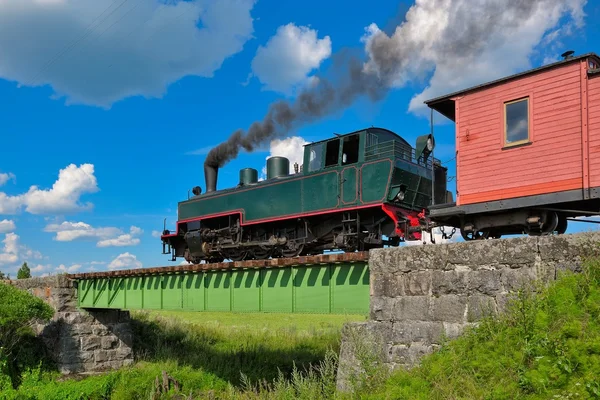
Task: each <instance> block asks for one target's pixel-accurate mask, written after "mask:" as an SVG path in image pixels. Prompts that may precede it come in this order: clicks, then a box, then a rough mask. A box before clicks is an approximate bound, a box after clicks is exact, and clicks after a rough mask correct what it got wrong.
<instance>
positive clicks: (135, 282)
mask: <svg viewBox="0 0 600 400" xmlns="http://www.w3.org/2000/svg"><path fill="white" fill-rule="evenodd" d="M368 258H369V254H368V252H355V253H337V254H326V255H315V256H306V257H295V258H275V259H269V260H246V261H236V262H222V263H214V264H190V265H179V266H171V267H157V268H142V269H132V270H119V271H108V272H96V273H83V274H73V275H69V278H70V279H72V280H74V281H75V282H76V286H77V305H78V307H80V308H83V309H122V310H136V309H144V310H180V311H220V312H282V313H318V314H367V313H368V312H369V271H368Z"/></svg>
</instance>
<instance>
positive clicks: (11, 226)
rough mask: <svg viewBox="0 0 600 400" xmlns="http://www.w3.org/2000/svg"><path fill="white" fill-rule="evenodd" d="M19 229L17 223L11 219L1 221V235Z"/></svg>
mask: <svg viewBox="0 0 600 400" xmlns="http://www.w3.org/2000/svg"><path fill="white" fill-rule="evenodd" d="M16 229H17V225H15V222H14V221H12V220H9V219H3V220H2V221H0V233H8V232H14V231H15V230H16Z"/></svg>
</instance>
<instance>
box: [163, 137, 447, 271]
mask: <svg viewBox="0 0 600 400" xmlns="http://www.w3.org/2000/svg"><path fill="white" fill-rule="evenodd" d="M433 147H434V141H433V137H432V136H431V135H423V136H421V137H419V138H418V139H417V146H416V148H413V147H411V146H410V144H409V143H408V142H406V141H405V140H404V139H403V138H401V137H400V136H398V135H397V134H396V133H394V132H392V131H389V130H387V129H383V128H367V129H363V130H360V131H356V132H352V133H348V134H345V135H339V136H335V137H333V138H330V139H327V140H323V141H319V142H314V143H310V144H308V145H305V146H304V158H303V164H302V167H299V166H298V165H297V164H296V165H294V172H293V173H290V163H289V160H288V159H287V158H285V157H270V158H269V159H267V165H266V167H267V168H266V169H267V176H266V179H265V180H262V181H259V180H258V171H257V170H256V169H253V168H245V169H242V170H241V171H240V174H239V177H240V180H239V184H238V185H237V186H236V187H234V188H228V189H223V190H217V189H216V184H217V177H218V169H217V168H214V167H212V166H210V165H207V164H205V165H204V172H205V181H206V193H202V191H201V188H200V187H195V188H194V189H193V194H194V196H193V197H192V198H190V199H188V200H185V201H182V202H180V203H179V215H178V216H179V220H178V221H177V231H176V232H174V233H171V232H169V231H165V232H164V234H163V236H162V240H163V246H165V245H166V246H168V248H169V249H168V250H166V248H165V249H163V252H164V253H167V254H168V253H171V254H172V257H173V259H175V258H176V257H184V258H185V259H186V260H188V261H190V262H193V263H198V262H200V261H202V260H205V261H208V262H218V261H222V260H223V259H229V260H234V261H238V260H244V259H265V258H270V257H295V256H299V255H309V254H318V253H321V252H323V251H324V250H336V249H339V250H344V251H355V250H360V251H363V250H368V249H370V248H374V247H381V246H383V245H397V244H399V242H400V241H401V240H404V239H405V238H409V239H411V240H419V239H420V238H421V228H420V218H421V217H422V213H423V210H424V209H425V207H427V206H428V205H429V204H430V201H431V196H432V193H438V197H439V198H438V201H440V200H443V199H445V198H446V197H445V196H446V195H447V193H449V192H447V191H446V173H447V169H446V168H445V167H443V166H441V164H440V163H439V160H436V159H434V158H433V157H431V152H432V150H433ZM434 176H435V178H436V179H434ZM434 182H436V183H435V184H436V185H437V187H435V188H434V187H433V185H434ZM440 194H441V195H440ZM384 237H385V238H384Z"/></svg>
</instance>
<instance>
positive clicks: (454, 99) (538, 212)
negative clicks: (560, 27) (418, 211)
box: [425, 52, 600, 240]
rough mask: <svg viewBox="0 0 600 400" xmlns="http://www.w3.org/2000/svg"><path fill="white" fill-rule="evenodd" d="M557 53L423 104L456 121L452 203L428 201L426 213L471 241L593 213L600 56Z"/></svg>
mask: <svg viewBox="0 0 600 400" xmlns="http://www.w3.org/2000/svg"><path fill="white" fill-rule="evenodd" d="M563 57H564V59H563V60H561V61H558V62H555V63H553V64H549V65H545V66H543V67H540V68H536V69H532V70H529V71H526V72H523V73H519V74H516V75H512V76H509V77H505V78H503V79H499V80H496V81H493V82H489V83H485V84H483V85H479V86H476V87H472V88H468V89H465V90H461V91H459V92H456V93H451V94H448V95H445V96H442V97H438V98H435V99H432V100H429V101H426V102H425V103H426V104H427V105H428V106H429V107H430V108H432V109H433V110H436V111H438V112H439V113H441V114H442V115H444V116H446V117H447V118H449V119H451V120H452V121H454V122H455V126H456V131H455V132H456V202H452V203H446V204H434V205H432V206H431V207H430V208H429V210H428V218H429V219H430V220H431V221H433V222H435V223H436V224H437V225H446V226H454V227H456V228H460V229H461V232H462V234H463V237H464V238H465V239H466V240H468V239H476V238H485V237H500V236H502V235H508V234H521V233H526V234H530V235H543V234H551V233H556V232H558V233H564V231H565V230H566V228H567V221H568V219H570V218H574V217H580V216H590V215H597V214H600V157H598V155H599V154H600V58H599V57H598V56H597V55H596V54H594V53H588V54H583V55H580V56H573V52H567V53H565V54H563Z"/></svg>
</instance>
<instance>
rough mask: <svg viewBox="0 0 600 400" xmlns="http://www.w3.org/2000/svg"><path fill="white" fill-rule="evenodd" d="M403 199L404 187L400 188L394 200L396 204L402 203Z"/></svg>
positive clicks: (404, 194)
mask: <svg viewBox="0 0 600 400" xmlns="http://www.w3.org/2000/svg"><path fill="white" fill-rule="evenodd" d="M404 197H406V188H405V187H404V186H401V187H400V191H399V192H398V194H397V195H396V197H395V198H394V200H396V201H398V202H400V201H404Z"/></svg>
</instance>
